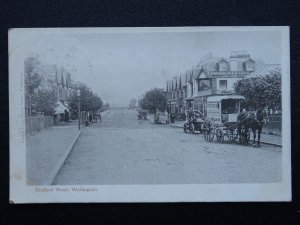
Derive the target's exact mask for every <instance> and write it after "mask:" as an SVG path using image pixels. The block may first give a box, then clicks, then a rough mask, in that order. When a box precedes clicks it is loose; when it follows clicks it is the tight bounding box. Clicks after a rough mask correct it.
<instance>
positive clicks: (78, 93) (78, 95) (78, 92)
mask: <svg viewBox="0 0 300 225" xmlns="http://www.w3.org/2000/svg"><path fill="white" fill-rule="evenodd" d="M77 97H78V130H80V90H77Z"/></svg>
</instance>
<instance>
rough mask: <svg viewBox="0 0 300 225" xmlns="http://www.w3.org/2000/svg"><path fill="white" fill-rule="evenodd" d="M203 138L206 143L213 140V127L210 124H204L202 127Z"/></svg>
mask: <svg viewBox="0 0 300 225" xmlns="http://www.w3.org/2000/svg"><path fill="white" fill-rule="evenodd" d="M203 133H204V138H205V140H206V141H209V142H212V141H213V139H214V127H213V124H212V123H211V122H205V123H204V126H203Z"/></svg>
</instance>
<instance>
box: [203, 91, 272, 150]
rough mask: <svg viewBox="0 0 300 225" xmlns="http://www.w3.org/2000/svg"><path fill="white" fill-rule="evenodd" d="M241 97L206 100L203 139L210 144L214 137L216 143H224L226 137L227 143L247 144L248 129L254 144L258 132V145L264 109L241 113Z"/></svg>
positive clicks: (212, 97)
mask: <svg viewBox="0 0 300 225" xmlns="http://www.w3.org/2000/svg"><path fill="white" fill-rule="evenodd" d="M243 99H244V97H243V96H239V95H222V96H210V97H208V98H207V106H206V108H207V118H206V119H205V122H204V128H203V130H204V138H205V139H206V140H207V141H209V142H211V141H213V139H214V136H216V139H217V141H219V142H221V143H222V142H224V140H225V137H227V139H228V141H229V142H234V141H235V140H237V139H239V141H240V143H248V142H249V140H250V129H252V131H253V135H254V142H255V138H256V130H258V145H259V144H260V133H261V129H262V126H263V123H264V122H263V121H264V120H265V118H266V116H267V114H266V111H265V109H258V110H256V111H255V112H246V111H243V112H241V106H240V105H241V101H242V100H243Z"/></svg>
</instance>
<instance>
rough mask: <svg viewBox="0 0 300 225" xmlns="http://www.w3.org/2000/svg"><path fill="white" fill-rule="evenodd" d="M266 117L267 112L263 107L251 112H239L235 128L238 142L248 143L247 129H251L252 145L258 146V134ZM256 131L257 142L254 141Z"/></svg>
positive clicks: (248, 134)
mask: <svg viewBox="0 0 300 225" xmlns="http://www.w3.org/2000/svg"><path fill="white" fill-rule="evenodd" d="M267 119H268V114H267V110H266V109H265V108H260V109H258V110H256V111H252V112H241V113H240V114H239V115H238V117H237V129H238V134H239V140H240V143H243V144H248V141H249V138H250V133H249V129H251V130H252V132H253V145H254V146H257V147H260V135H261V131H262V128H263V126H264V124H265V123H266V120H267ZM256 131H257V133H258V137H257V143H256V141H255V139H256Z"/></svg>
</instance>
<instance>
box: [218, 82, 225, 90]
mask: <svg viewBox="0 0 300 225" xmlns="http://www.w3.org/2000/svg"><path fill="white" fill-rule="evenodd" d="M219 89H220V90H221V91H227V80H219Z"/></svg>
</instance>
